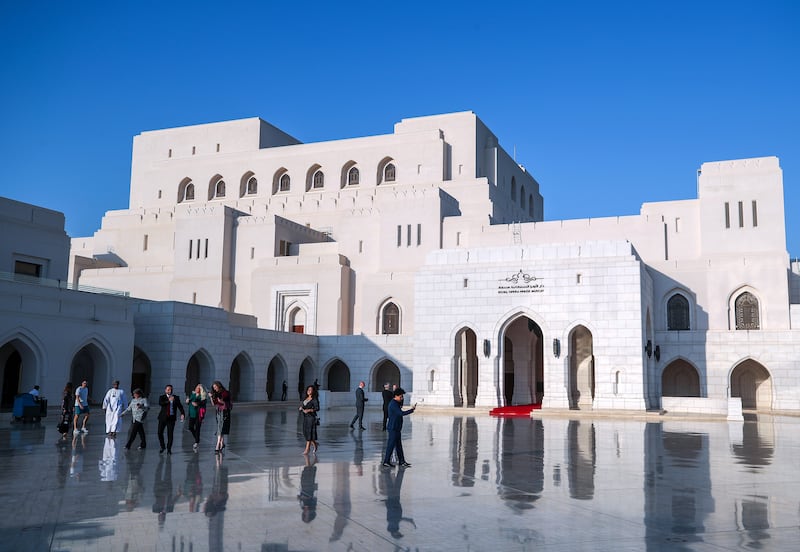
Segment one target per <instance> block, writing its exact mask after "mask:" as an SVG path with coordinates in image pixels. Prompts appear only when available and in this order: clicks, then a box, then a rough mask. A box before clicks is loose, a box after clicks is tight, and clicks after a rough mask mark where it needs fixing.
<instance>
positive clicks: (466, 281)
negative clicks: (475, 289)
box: [464, 278, 469, 287]
mask: <svg viewBox="0 0 800 552" xmlns="http://www.w3.org/2000/svg"><path fill="white" fill-rule="evenodd" d="M464 287H469V278H464Z"/></svg>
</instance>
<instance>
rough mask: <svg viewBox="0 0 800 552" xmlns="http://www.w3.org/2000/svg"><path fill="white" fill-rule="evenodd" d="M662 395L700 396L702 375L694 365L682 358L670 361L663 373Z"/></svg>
mask: <svg viewBox="0 0 800 552" xmlns="http://www.w3.org/2000/svg"><path fill="white" fill-rule="evenodd" d="M661 395H662V396H663V397H699V396H700V377H699V376H698V375H697V370H695V368H694V366H692V365H691V364H689V363H688V362H687V361H685V360H683V359H682V358H679V359H677V360H673V361H672V362H670V363H669V364H668V365H667V366H666V368H664V372H662V374H661Z"/></svg>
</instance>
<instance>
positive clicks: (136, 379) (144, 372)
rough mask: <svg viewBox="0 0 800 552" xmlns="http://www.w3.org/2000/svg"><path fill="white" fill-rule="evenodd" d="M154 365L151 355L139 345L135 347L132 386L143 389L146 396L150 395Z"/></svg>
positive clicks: (132, 388) (131, 389)
mask: <svg viewBox="0 0 800 552" xmlns="http://www.w3.org/2000/svg"><path fill="white" fill-rule="evenodd" d="M152 372H153V367H152V364H151V363H150V357H148V356H147V353H145V352H144V351H143V350H142V349H140V348H139V347H137V346H134V347H133V362H132V363H131V388H130V391H133V390H134V389H141V390H142V392H143V393H144V396H145V397H149V396H150V391H151V382H152Z"/></svg>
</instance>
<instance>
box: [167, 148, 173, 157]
mask: <svg viewBox="0 0 800 552" xmlns="http://www.w3.org/2000/svg"><path fill="white" fill-rule="evenodd" d="M167 157H172V148H170V149H169V151H168V152H167Z"/></svg>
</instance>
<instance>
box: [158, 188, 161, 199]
mask: <svg viewBox="0 0 800 552" xmlns="http://www.w3.org/2000/svg"><path fill="white" fill-rule="evenodd" d="M158 199H161V190H159V191H158Z"/></svg>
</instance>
